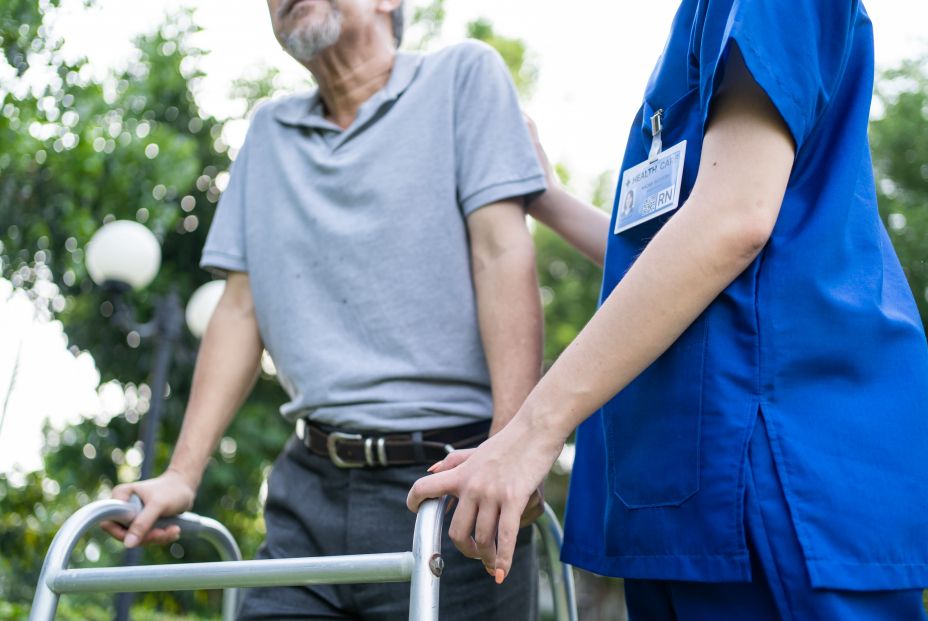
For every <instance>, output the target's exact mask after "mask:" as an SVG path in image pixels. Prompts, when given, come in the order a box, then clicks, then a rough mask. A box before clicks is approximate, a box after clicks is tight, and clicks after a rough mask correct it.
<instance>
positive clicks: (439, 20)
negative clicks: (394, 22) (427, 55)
mask: <svg viewBox="0 0 928 621" xmlns="http://www.w3.org/2000/svg"><path fill="white" fill-rule="evenodd" d="M410 25H412V26H420V27H421V28H422V33H421V35H420V36H419V39H418V40H417V41H416V42H415V43H413V44H411V47H412V48H413V49H420V50H421V49H425V48H427V47H428V46H429V44H431V43H432V42H433V41H434V40H435V39H436V38H438V35H439V34H441V29H442V27H443V26H444V25H445V0H432V1H431V2H429V3H428V4H426V5H424V6H417V7H416V10H415V11H414V12H413V14H412V19H411V20H410Z"/></svg>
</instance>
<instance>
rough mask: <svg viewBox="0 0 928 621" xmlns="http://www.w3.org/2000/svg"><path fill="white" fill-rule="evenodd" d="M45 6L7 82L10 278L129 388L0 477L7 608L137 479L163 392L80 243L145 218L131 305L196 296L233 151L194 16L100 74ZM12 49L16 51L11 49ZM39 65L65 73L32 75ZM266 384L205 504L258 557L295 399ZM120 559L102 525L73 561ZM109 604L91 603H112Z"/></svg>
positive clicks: (182, 606)
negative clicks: (61, 49) (82, 509)
mask: <svg viewBox="0 0 928 621" xmlns="http://www.w3.org/2000/svg"><path fill="white" fill-rule="evenodd" d="M25 4H34V3H20V2H14V3H13V4H8V3H4V4H3V5H2V9H0V11H2V12H0V25H5V24H8V23H9V20H11V19H24V18H23V17H22V16H21V15H20V14H19V13H16V12H15V11H14V9H15V10H17V11H20V10H25V9H24V8H23V6H24V5H25ZM55 4H57V3H55ZM42 6H43V7H45V8H49V7H50V6H51V4H49V3H46V4H43V5H42ZM43 16H45V18H47V19H50V18H53V16H54V12H53V11H51V12H46V11H45V10H44V9H43V10H42V11H38V12H36V11H33V12H32V13H29V14H28V15H26V18H28V19H30V20H32V21H27V22H24V23H23V27H22V35H21V36H22V37H26V38H28V37H29V36H35V38H34V39H33V40H32V42H28V41H27V43H26V44H25V45H27V47H28V48H29V49H31V50H39V51H42V50H51V51H50V52H49V53H35V54H32V55H30V56H29V57H28V59H29V63H27V64H26V65H22V67H21V70H17V72H14V73H16V74H17V77H15V78H14V79H13V80H12V81H4V83H3V84H2V85H0V144H2V145H3V149H2V151H0V275H2V276H4V277H6V278H9V279H10V280H11V281H12V283H13V284H14V286H15V287H17V288H19V289H23V290H26V291H27V292H31V294H32V296H33V298H34V299H35V301H36V305H37V308H39V309H41V310H43V313H41V315H43V316H45V317H51V316H52V315H53V314H55V313H57V316H58V318H59V319H61V320H62V322H63V323H64V324H65V328H66V332H67V334H68V335H69V337H70V341H71V342H72V343H73V344H74V345H73V348H72V349H73V350H74V351H75V352H76V351H77V350H79V349H87V350H89V351H90V353H91V354H92V355H93V357H94V360H95V361H96V364H97V366H98V368H99V369H100V371H101V374H102V376H103V378H104V381H106V380H110V379H118V380H119V382H121V383H123V385H124V387H125V389H126V392H127V394H128V395H129V396H130V397H131V398H130V399H127V402H128V405H127V408H126V411H125V412H123V413H122V414H120V415H119V416H116V417H115V418H113V419H112V420H109V421H96V420H85V421H84V422H82V423H80V424H79V425H76V426H73V427H70V428H68V429H66V430H63V431H61V430H55V429H46V441H45V446H46V448H45V470H44V471H43V472H37V473H32V474H29V475H26V476H24V477H23V476H22V475H15V476H12V477H2V478H0V503H2V507H3V509H2V511H0V520H2V523H0V601H3V602H5V603H4V605H5V606H7V607H10V606H14V605H15V606H18V605H19V604H22V603H25V602H28V601H29V600H30V599H31V593H32V588H33V587H34V584H35V581H36V579H37V577H38V571H39V569H40V567H41V560H42V558H43V556H44V553H45V550H46V549H47V547H48V544H49V543H50V541H51V537H52V536H53V535H54V533H55V531H56V530H57V528H58V527H59V526H60V525H61V523H62V521H63V520H64V519H65V518H66V517H67V516H68V515H70V513H72V512H73V511H74V510H75V509H77V508H78V507H79V506H81V505H83V504H86V503H87V502H89V501H90V500H93V499H94V498H96V497H98V496H105V495H107V494H108V491H109V489H110V488H111V487H112V486H113V485H114V484H116V483H118V482H122V481H128V480H133V479H135V478H136V477H137V476H138V463H137V461H135V462H133V460H132V459H131V457H132V455H133V453H134V454H135V455H136V456H137V455H138V449H139V447H138V446H137V441H138V435H139V426H140V425H139V423H140V421H142V420H144V418H145V413H146V412H147V409H148V407H147V405H148V401H149V399H150V397H151V395H150V391H149V392H148V393H146V391H147V390H148V388H147V385H146V383H145V382H146V381H147V377H148V373H149V367H150V364H151V345H152V344H151V343H144V342H143V344H142V346H141V347H140V348H138V349H136V348H134V347H132V346H130V345H129V343H128V342H127V339H126V336H125V335H124V334H122V333H120V331H119V330H118V329H117V328H116V327H115V326H113V325H111V324H110V323H109V322H108V321H107V316H108V315H109V314H110V313H111V312H112V308H111V306H109V305H108V302H107V301H106V299H105V296H104V295H103V294H102V293H101V292H100V291H99V290H98V289H96V288H94V287H93V286H92V284H91V283H90V280H89V278H88V276H87V274H86V270H85V267H84V263H83V255H84V251H83V249H84V246H85V245H86V243H87V242H88V241H89V239H90V237H91V235H92V234H93V233H94V232H95V231H96V230H97V229H98V228H99V227H100V226H101V225H102V224H103V223H105V222H107V221H109V220H112V219H130V220H137V221H138V222H141V223H143V224H145V225H146V226H148V227H150V228H151V229H152V231H153V232H154V233H155V234H156V236H157V237H158V238H159V240H160V241H161V243H162V268H161V271H160V273H159V274H158V277H157V279H156V280H155V281H154V283H152V285H151V286H150V287H148V289H146V290H145V291H143V292H137V293H133V294H131V301H132V303H133V304H134V306H136V307H137V308H138V310H139V314H140V316H141V317H142V318H143V319H147V318H148V317H150V315H151V311H152V304H153V301H154V299H155V298H156V296H158V295H161V294H164V293H166V292H168V291H170V290H174V291H177V292H178V293H179V294H180V296H181V298H182V299H189V297H190V295H191V294H192V293H193V291H194V290H195V289H196V287H198V286H199V285H201V284H203V283H205V282H206V281H207V280H209V275H208V274H206V273H205V272H203V271H202V270H200V269H199V268H198V267H197V263H198V261H199V257H200V252H201V249H202V246H203V243H204V241H205V237H206V232H207V230H208V225H209V221H210V219H211V217H212V213H213V209H214V205H215V203H216V202H217V200H218V197H219V192H220V186H221V184H222V183H223V182H224V174H225V171H226V170H227V169H228V168H229V165H230V161H231V160H230V154H229V152H228V148H227V146H226V145H225V144H224V143H223V140H222V129H223V124H222V122H221V121H220V120H218V119H215V118H212V117H209V116H207V115H204V114H203V113H202V111H201V110H199V108H198V107H197V104H196V101H195V100H194V97H193V94H192V92H191V86H192V85H193V84H195V82H196V80H197V79H198V78H199V76H200V74H199V72H198V70H197V61H198V58H199V56H200V51H199V50H198V49H196V48H195V47H194V46H192V45H191V43H190V41H191V37H192V35H194V34H195V33H196V28H195V26H193V24H192V20H191V18H190V15H189V14H188V13H181V14H179V15H177V16H175V17H174V18H172V19H169V20H168V21H167V22H166V23H165V24H163V25H162V26H161V27H160V28H159V29H158V30H156V31H155V32H153V33H151V34H149V35H146V36H142V37H140V38H139V39H138V40H137V41H136V47H137V50H138V55H137V56H136V57H135V58H134V59H133V60H132V62H131V63H130V64H129V66H128V67H126V68H125V69H124V70H122V71H119V72H118V73H115V74H113V75H110V76H108V77H107V78H106V79H104V80H102V81H99V82H98V81H94V80H92V79H90V78H89V77H88V76H89V75H90V73H89V72H87V71H84V70H83V69H84V67H85V63H84V61H77V62H74V63H68V62H65V61H64V60H63V59H62V58H61V57H60V56H59V55H57V54H55V53H54V52H53V50H55V49H56V48H57V42H56V41H52V40H48V39H47V35H46V33H47V27H46V26H44V25H43V24H42V21H41V20H42V18H43ZM4 27H5V26H4ZM17 32H19V31H18V30H17ZM30 33H32V35H30ZM3 36H4V37H8V35H7V33H6V31H4V34H3ZM5 40H7V39H5ZM5 51H6V52H7V58H11V54H13V53H14V52H13V51H10V50H8V49H7V48H6V47H5ZM15 58H18V57H15ZM15 58H14V60H15ZM8 62H12V61H8ZM4 69H5V68H4V67H2V61H0V71H3V70H4ZM33 71H41V72H42V74H43V75H51V76H53V77H52V79H50V80H47V79H46V80H41V79H33V76H32V75H31V74H32V72H33ZM6 73H9V71H6ZM26 84H29V85H31V87H30V88H25V85H26ZM36 85H38V86H36ZM260 91H261V89H260V88H255V89H254V90H253V91H252V92H251V93H246V94H245V95H246V96H249V95H252V94H254V95H255V96H258V95H261V94H263V93H261V92H260ZM40 284H42V285H47V286H40ZM195 347H196V343H195V342H194V340H193V339H192V338H191V337H189V336H187V337H185V340H184V342H183V343H182V347H181V352H180V354H179V355H178V356H177V357H176V360H175V363H174V366H173V368H172V371H171V374H170V377H169V382H170V387H171V397H170V398H169V399H168V401H167V404H166V409H165V413H164V417H163V422H162V426H161V434H160V437H161V439H162V441H161V442H160V443H159V444H158V446H157V447H156V457H157V459H156V464H155V468H154V470H155V471H156V472H158V471H160V470H162V469H163V468H164V466H165V465H166V463H167V460H168V458H169V456H170V452H171V447H172V444H173V442H174V440H175V438H176V437H177V434H178V431H179V426H180V421H181V418H182V412H183V407H184V403H185V401H186V397H187V395H188V394H189V390H190V381H191V376H192V365H193V362H194V356H193V352H194V351H195ZM268 379H269V378H265V381H260V382H259V383H258V386H257V387H256V389H255V391H254V393H253V395H252V397H251V399H250V400H249V402H248V404H246V406H245V407H244V408H243V411H242V412H241V414H240V415H239V416H238V417H237V419H236V421H235V422H234V423H233V426H232V427H231V429H230V431H229V437H230V438H236V439H238V443H237V444H236V443H235V442H233V441H230V440H227V441H226V442H225V443H224V445H223V446H224V450H223V451H221V452H220V453H219V454H218V455H217V456H216V457H215V458H214V461H216V462H217V463H221V464H222V467H213V468H210V469H209V471H208V472H207V474H206V477H205V479H204V481H203V484H202V487H201V489H200V493H199V496H198V498H197V503H196V505H195V507H194V509H195V510H196V511H199V512H201V513H204V514H206V515H210V516H214V517H216V518H217V519H219V520H221V521H222V522H224V523H225V524H226V525H227V526H228V527H229V528H230V530H231V531H232V532H233V534H234V535H235V536H236V537H237V539H238V541H239V542H240V544H241V546H242V549H243V552H244V553H245V554H246V555H251V554H253V553H254V551H255V549H256V548H257V545H258V544H259V542H260V540H261V537H262V533H263V524H262V522H261V518H260V503H259V500H258V491H259V488H260V486H261V484H262V482H263V479H264V475H265V472H266V471H267V468H268V467H269V465H270V462H271V460H272V459H273V458H274V456H275V455H276V454H277V452H279V450H280V448H281V447H282V446H283V443H284V441H285V439H286V437H287V436H288V435H289V433H290V432H291V431H292V429H291V428H290V427H289V426H288V425H286V424H285V423H284V422H283V420H282V419H281V417H280V416H279V415H278V414H277V412H276V409H277V407H278V405H279V404H280V403H281V401H282V399H283V394H282V392H281V390H280V388H279V387H278V386H277V385H276V382H274V381H267V380H268ZM88 546H89V549H90V550H92V551H93V554H92V556H93V558H94V559H96V560H95V561H93V562H91V561H90V560H88V558H89V556H90V555H88V554H86V553H85V551H86V550H87V549H88ZM121 554H122V551H121V546H119V545H117V544H116V543H115V542H112V541H110V540H108V539H106V538H104V537H103V536H102V535H101V534H99V533H96V534H94V535H93V536H91V537H90V538H89V539H88V540H87V541H85V542H84V543H82V544H81V546H79V547H78V550H77V555H76V557H75V559H76V561H77V562H78V563H82V564H88V563H89V564H94V563H99V564H105V565H113V564H117V563H118V562H119V559H120V557H121ZM146 558H147V560H148V561H150V562H157V563H166V562H178V561H179V560H181V559H183V560H215V553H214V552H212V551H211V550H210V549H209V547H208V546H207V545H206V544H203V543H201V542H188V541H184V540H182V541H180V542H178V543H177V544H176V545H174V546H171V547H169V548H167V549H151V550H149V551H148V552H146ZM66 599H68V598H66ZM110 600H111V598H110V597H108V596H107V597H103V598H102V599H97V600H94V601H96V602H97V603H98V604H99V605H102V606H104V607H105V606H108V605H109V601H110ZM74 601H81V600H74ZM138 601H139V603H140V605H143V606H146V607H148V608H151V609H156V608H157V609H160V610H162V611H164V612H167V613H172V614H186V613H187V612H189V611H191V610H197V611H215V610H218V607H219V593H218V592H209V593H207V592H203V593H181V594H176V595H174V594H151V595H144V596H141V597H140V598H139V600H138ZM87 605H88V606H90V605H91V604H87ZM88 610H90V608H88ZM103 616H108V614H103V615H100V618H102V617H103ZM0 617H2V618H7V616H6V614H5V613H4V614H2V615H0ZM74 618H93V616H92V615H90V614H89V613H88V615H87V616H84V617H81V616H80V615H76V616H74Z"/></svg>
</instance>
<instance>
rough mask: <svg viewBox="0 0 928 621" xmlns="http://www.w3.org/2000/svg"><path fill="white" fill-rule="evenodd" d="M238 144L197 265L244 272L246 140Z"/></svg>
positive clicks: (245, 252)
mask: <svg viewBox="0 0 928 621" xmlns="http://www.w3.org/2000/svg"><path fill="white" fill-rule="evenodd" d="M250 137H251V133H250V132H249V134H248V137H246V139H245V143H244V144H243V145H242V148H241V150H240V151H239V152H238V156H237V157H236V158H235V161H234V162H233V163H232V167H231V169H230V171H229V185H228V186H227V187H226V189H225V191H223V193H222V195H221V196H220V197H219V205H218V206H217V207H216V211H215V212H214V213H213V220H212V223H211V224H210V227H209V233H208V234H207V235H206V243H205V244H204V246H203V255H202V257H201V258H200V267H202V268H204V269H213V270H219V271H223V272H247V271H248V261H247V256H248V254H247V251H246V247H245V209H246V204H245V203H246V192H245V186H246V179H247V176H248V170H247V169H248V140H249V138H250Z"/></svg>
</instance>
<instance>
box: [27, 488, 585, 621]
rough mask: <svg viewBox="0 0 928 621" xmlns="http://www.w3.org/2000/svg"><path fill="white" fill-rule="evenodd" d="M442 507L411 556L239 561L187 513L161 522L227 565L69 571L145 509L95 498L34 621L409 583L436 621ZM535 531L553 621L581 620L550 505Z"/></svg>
mask: <svg viewBox="0 0 928 621" xmlns="http://www.w3.org/2000/svg"><path fill="white" fill-rule="evenodd" d="M445 506H446V499H441V500H429V501H427V502H424V503H423V504H422V506H421V507H420V509H419V514H418V516H417V518H416V529H415V534H414V536H413V546H412V551H411V552H395V553H386V554H363V555H349V556H328V557H315V558H295V559H270V560H258V561H242V560H241V553H240V552H239V549H238V545H237V544H236V543H235V539H234V538H233V537H232V535H231V534H230V533H229V531H228V530H226V528H225V527H224V526H223V525H222V524H220V523H219V522H217V521H215V520H212V519H209V518H204V517H200V516H198V515H196V514H193V513H184V514H182V515H179V516H177V517H174V518H169V519H165V520H159V522H158V524H157V525H158V526H159V527H165V526H169V525H178V526H180V527H181V531H182V533H183V534H184V535H185V536H190V535H193V536H197V537H199V538H201V539H204V540H206V541H208V542H210V543H211V544H212V545H213V547H215V548H216V549H217V551H218V552H219V554H220V557H221V558H222V559H223V561H220V562H211V563H186V564H178V565H148V566H138V567H118V568H114V567H104V568H90V569H68V564H69V562H70V558H71V553H72V551H73V550H74V546H75V545H76V543H77V541H78V540H79V539H80V538H81V537H82V536H83V535H84V534H85V533H86V532H87V531H88V530H90V529H91V528H93V527H94V526H96V525H97V524H99V523H100V522H102V521H104V520H117V521H120V522H130V521H131V520H132V519H133V518H134V517H135V516H136V515H137V514H138V512H139V510H140V509H141V503H139V502H138V500H137V499H135V498H134V499H133V502H122V501H119V500H101V501H97V502H94V503H91V504H89V505H87V506H85V507H83V508H82V509H80V510H79V511H77V512H76V513H75V514H74V515H72V516H71V517H70V518H69V519H68V520H67V521H66V522H65V523H64V524H63V525H62V527H61V529H60V530H59V531H58V534H57V535H55V538H54V540H53V541H52V544H51V546H50V547H49V550H48V554H47V555H46V557H45V564H44V565H43V567H42V573H41V575H40V576H39V584H38V585H37V588H36V594H35V599H34V600H33V604H32V610H31V612H30V615H29V619H30V621H51V620H52V619H54V616H55V611H56V610H57V607H58V597H59V596H60V595H62V594H64V593H88V592H95V593H104V592H128V591H174V590H193V589H215V588H223V589H225V592H224V594H223V602H222V618H223V619H224V620H225V621H232V620H233V619H234V618H235V615H236V609H237V601H236V600H237V592H236V588H237V587H255V586H288V585H301V584H346V583H373V582H406V581H409V582H411V586H410V596H409V604H410V605H409V618H410V619H411V620H415V621H437V619H438V587H439V578H440V576H441V572H442V567H443V562H442V558H441V534H442V523H443V519H444V513H445ZM536 526H537V528H538V531H539V533H540V535H541V542H542V547H543V549H544V553H545V556H546V557H547V559H548V562H549V566H550V569H551V571H550V573H549V575H550V579H551V588H552V596H553V601H554V608H555V614H556V618H557V619H558V620H559V621H576V618H577V613H576V604H575V595H574V584H573V574H572V573H571V570H570V567H569V566H567V565H562V564H561V563H560V561H559V560H558V552H559V550H560V545H561V530H560V525H559V524H558V521H557V518H556V517H555V516H554V512H553V511H552V510H551V508H550V507H547V506H546V507H545V514H544V515H543V516H542V517H541V518H540V519H539V520H538V523H537V525H536Z"/></svg>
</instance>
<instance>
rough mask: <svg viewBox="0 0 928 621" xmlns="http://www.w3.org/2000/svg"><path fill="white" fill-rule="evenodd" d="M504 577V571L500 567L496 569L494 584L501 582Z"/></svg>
mask: <svg viewBox="0 0 928 621" xmlns="http://www.w3.org/2000/svg"><path fill="white" fill-rule="evenodd" d="M505 579H506V572H505V571H503V570H502V569H497V570H496V584H502V583H503V580H505Z"/></svg>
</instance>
